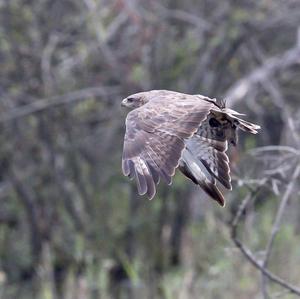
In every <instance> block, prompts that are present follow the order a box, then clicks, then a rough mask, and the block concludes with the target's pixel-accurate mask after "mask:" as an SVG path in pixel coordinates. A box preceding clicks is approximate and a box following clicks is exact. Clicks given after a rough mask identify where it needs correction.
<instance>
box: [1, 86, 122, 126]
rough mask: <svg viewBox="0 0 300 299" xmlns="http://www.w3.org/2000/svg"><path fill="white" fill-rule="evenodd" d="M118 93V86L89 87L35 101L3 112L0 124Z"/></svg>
mask: <svg viewBox="0 0 300 299" xmlns="http://www.w3.org/2000/svg"><path fill="white" fill-rule="evenodd" d="M119 92H120V88H119V86H109V87H104V86H103V87H89V88H85V89H80V90H77V91H73V92H70V93H66V94H64V95H61V96H54V97H50V98H45V99H40V100H36V101H34V102H33V103H30V104H28V105H24V106H21V107H16V108H13V109H11V110H10V111H8V112H5V114H2V115H1V116H0V123H1V122H2V123H5V122H8V121H11V120H14V119H16V118H21V117H25V116H28V115H30V114H32V113H36V112H40V111H43V110H46V109H48V108H51V107H55V106H60V105H65V104H70V103H74V102H77V101H80V100H83V99H86V98H89V97H96V96H111V95H115V94H118V93H119Z"/></svg>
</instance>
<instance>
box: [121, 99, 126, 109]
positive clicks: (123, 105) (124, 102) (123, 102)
mask: <svg viewBox="0 0 300 299" xmlns="http://www.w3.org/2000/svg"><path fill="white" fill-rule="evenodd" d="M126 104H127V98H126V99H124V100H123V101H122V102H121V106H122V107H126V106H127V105H126Z"/></svg>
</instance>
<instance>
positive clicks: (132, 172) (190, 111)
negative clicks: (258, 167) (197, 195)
mask: <svg viewBox="0 0 300 299" xmlns="http://www.w3.org/2000/svg"><path fill="white" fill-rule="evenodd" d="M122 105H123V106H126V107H129V108H131V109H132V108H133V109H134V110H133V111H131V112H130V113H128V115H127V118H126V133H125V138H124V149H123V157H122V169H123V173H124V175H126V176H129V177H131V178H132V177H135V178H136V181H137V187H138V192H139V194H140V195H143V194H147V196H148V197H149V198H150V199H152V198H153V197H154V195H155V192H156V184H158V183H159V180H160V178H162V179H163V180H164V181H165V182H166V183H167V184H171V183H172V176H173V175H174V174H175V169H176V168H177V167H179V169H180V170H181V172H182V173H183V174H184V175H186V176H187V177H188V178H190V179H191V180H192V181H193V182H194V183H195V184H198V185H199V186H200V187H201V188H202V189H203V190H204V191H205V192H206V193H207V194H208V195H210V196H211V197H212V198H213V199H214V200H216V201H217V202H219V203H220V204H221V205H222V206H224V203H225V200H224V197H223V195H222V193H221V192H220V191H219V189H218V188H217V186H216V180H218V181H219V182H220V183H221V184H222V185H224V186H225V187H226V188H227V189H230V190H231V182H230V181H231V178H230V168H229V159H228V157H227V155H226V153H225V152H226V150H227V147H228V143H231V144H233V145H236V143H237V129H238V128H240V129H242V130H244V131H247V132H250V133H253V134H256V133H257V130H258V129H259V128H260V127H259V126H257V125H254V124H252V123H249V122H247V121H244V120H242V119H240V118H238V115H241V114H239V113H237V112H236V111H233V110H231V109H228V108H226V107H225V104H224V103H223V102H217V101H216V100H215V99H210V98H208V97H204V96H201V95H188V94H183V93H178V92H174V91H168V90H152V91H148V92H140V93H136V94H133V95H131V96H129V97H127V98H126V99H124V100H123V101H122Z"/></svg>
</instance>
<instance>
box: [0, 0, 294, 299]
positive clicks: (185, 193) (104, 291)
mask: <svg viewBox="0 0 300 299" xmlns="http://www.w3.org/2000/svg"><path fill="white" fill-rule="evenodd" d="M0 22H1V26H0V62H1V67H0V79H1V80H0V298H1V299H2V298H3V299H10V298H25V299H27V298H28V299H29V298H40V299H58V298H63V299H65V298H70V299H71V298H72V299H76V298H78V299H82V298H83V299H85V298H86V299H89V298H91V299H96V298H105V299H108V298H138V299H141V298H166V299H171V298H180V299H190V298H192V299H193V298H204V299H218V298H242V299H247V298H249V299H250V298H251V299H253V298H265V299H267V298H296V297H298V295H299V294H300V291H299V287H300V200H299V199H300V194H299V190H300V188H299V182H300V179H299V172H300V171H299V157H300V154H299V153H300V152H299V151H300V138H299V132H300V29H299V28H300V2H299V0H273V1H272V0H262V1H248V0H247V1H246V0H241V1H234V0H222V1H219V0H184V1H181V0H162V1H155V0H139V1H138V0H64V1H61V0H9V1H8V0H7V1H6V0H0ZM149 89H171V90H177V91H181V92H186V93H191V94H195V93H201V94H204V95H207V96H209V97H216V98H222V99H226V100H227V103H228V106H230V107H231V108H234V109H236V110H238V111H241V112H244V113H246V114H247V117H246V118H247V119H248V120H250V121H252V122H255V123H258V124H260V125H261V126H262V130H261V132H260V134H259V135H257V136H249V135H246V134H244V133H241V134H240V143H239V145H238V147H237V148H232V149H230V151H229V155H230V159H231V167H232V177H233V185H234V188H233V191H232V192H227V193H226V198H227V205H226V207H225V208H221V207H219V206H218V205H217V204H216V203H215V202H213V201H212V200H209V199H208V198H207V196H206V195H205V194H203V192H202V191H201V190H200V189H199V188H197V187H196V186H194V185H193V184H192V183H191V182H190V181H188V180H187V179H185V178H184V177H183V176H182V175H181V174H179V173H178V174H176V176H175V177H174V180H173V181H174V182H173V185H172V186H171V187H169V186H165V185H164V184H163V183H162V184H160V186H159V189H158V193H157V195H156V198H155V199H154V200H152V201H148V200H147V199H146V198H144V197H139V196H137V192H136V186H135V184H134V183H133V182H131V181H129V180H128V179H127V178H125V177H123V176H122V174H121V164H120V161H121V154H122V145H123V135H124V129H125V128H124V120H125V117H126V113H127V111H125V110H123V109H121V107H120V102H121V100H122V98H124V97H126V96H127V95H129V94H131V93H135V92H138V91H142V90H149ZM241 203H244V206H242V207H240V205H241ZM234 219H236V221H234ZM236 238H238V240H239V241H240V242H242V245H244V246H247V248H248V249H249V250H251V254H252V255H251V256H252V257H253V259H254V260H255V261H256V262H257V263H258V265H263V267H264V269H268V271H270V272H271V273H273V274H274V275H276V276H278V277H279V278H280V279H282V280H283V281H284V282H286V283H287V284H289V285H290V286H291V288H292V289H289V288H286V287H284V286H282V285H279V284H278V283H276V282H274V281H272V280H270V279H268V278H267V277H266V276H264V275H263V274H262V273H261V271H259V269H257V268H256V267H255V265H253V263H251V262H250V261H249V259H247V257H246V256H245V253H243V252H242V251H241V246H238V245H239V244H240V243H237V242H235V241H236V240H237V239H236ZM256 266H257V265H256ZM297 286H298V295H297V289H295V288H297ZM293 288H294V289H295V290H296V291H295V290H294V291H293Z"/></svg>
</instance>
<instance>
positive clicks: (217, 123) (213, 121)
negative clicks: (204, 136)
mask: <svg viewBox="0 0 300 299" xmlns="http://www.w3.org/2000/svg"><path fill="white" fill-rule="evenodd" d="M209 125H210V126H211V127H212V128H216V127H219V126H220V125H221V123H220V122H219V121H217V120H216V119H215V118H211V119H210V120H209Z"/></svg>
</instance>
